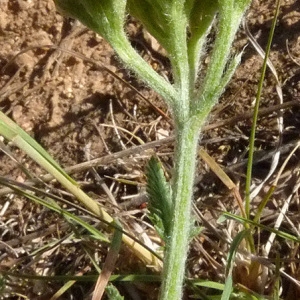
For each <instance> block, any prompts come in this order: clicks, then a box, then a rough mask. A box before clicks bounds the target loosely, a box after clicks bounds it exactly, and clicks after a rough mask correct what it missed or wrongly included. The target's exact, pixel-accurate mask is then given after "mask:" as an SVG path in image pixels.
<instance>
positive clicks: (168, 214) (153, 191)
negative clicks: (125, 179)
mask: <svg viewBox="0 0 300 300" xmlns="http://www.w3.org/2000/svg"><path fill="white" fill-rule="evenodd" d="M147 180H148V182H147V193H148V197H149V204H150V205H149V212H150V214H149V218H150V219H151V221H152V222H153V224H154V227H155V228H156V230H157V232H158V234H159V235H160V236H161V238H162V239H164V240H166V239H167V237H168V236H169V234H170V227H171V222H172V210H173V205H172V200H171V199H172V198H171V188H170V185H169V183H168V182H167V181H166V178H165V176H164V173H163V170H162V168H161V165H160V162H159V161H158V160H157V159H156V158H154V157H152V158H151V159H150V161H149V163H148V167H147Z"/></svg>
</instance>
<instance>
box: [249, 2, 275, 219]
mask: <svg viewBox="0 0 300 300" xmlns="http://www.w3.org/2000/svg"><path fill="white" fill-rule="evenodd" d="M279 7H280V0H277V2H276V11H275V16H274V18H273V20H272V25H271V29H270V34H269V36H268V42H267V46H266V51H265V58H264V62H263V66H262V70H261V75H260V79H259V84H258V89H257V93H256V100H255V106H254V113H253V119H252V126H251V133H250V139H249V155H248V164H247V176H246V187H245V194H246V198H245V212H246V216H247V218H249V217H250V204H251V199H250V193H251V182H252V166H253V156H254V146H255V134H256V125H257V120H258V113H259V104H260V99H261V94H262V91H263V82H264V79H265V75H266V70H267V66H268V57H269V55H270V51H271V45H272V40H273V36H274V32H275V27H276V22H277V19H278V15H279Z"/></svg>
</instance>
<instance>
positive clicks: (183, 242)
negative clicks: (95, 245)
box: [160, 117, 203, 300]
mask: <svg viewBox="0 0 300 300" xmlns="http://www.w3.org/2000/svg"><path fill="white" fill-rule="evenodd" d="M202 123H203V122H199V119H198V120H197V118H195V117H192V118H190V120H189V121H188V122H186V123H183V124H181V125H179V126H177V128H176V129H177V130H176V134H177V144H176V150H175V166H174V177H173V181H172V190H173V195H172V198H173V204H174V216H173V219H172V220H171V222H172V224H171V232H170V237H169V240H167V245H166V251H165V255H166V256H165V260H164V272H163V279H162V289H161V295H160V299H161V300H170V299H172V300H176V299H181V296H182V289H183V280H184V274H185V262H186V258H187V253H188V251H187V250H188V247H189V240H190V229H191V225H192V222H191V204H192V201H191V198H192V194H193V182H194V173H195V166H196V159H195V158H196V154H197V146H198V139H199V132H200V131H199V128H200V125H201V124H202Z"/></svg>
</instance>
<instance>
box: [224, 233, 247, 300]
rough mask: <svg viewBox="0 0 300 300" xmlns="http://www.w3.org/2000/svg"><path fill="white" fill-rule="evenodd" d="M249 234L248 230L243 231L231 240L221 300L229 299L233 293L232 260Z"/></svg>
mask: <svg viewBox="0 0 300 300" xmlns="http://www.w3.org/2000/svg"><path fill="white" fill-rule="evenodd" d="M248 234H249V230H248V229H246V230H243V231H241V232H239V233H238V234H237V235H236V236H235V238H234V239H233V241H232V243H231V245H230V249H229V253H228V258H227V266H226V273H227V274H226V275H227V276H226V277H227V278H226V281H225V286H224V291H223V294H222V298H221V300H228V299H230V296H231V293H232V291H233V281H232V271H233V267H234V259H235V255H236V253H237V251H238V248H239V245H240V243H241V242H242V240H243V239H245V237H246V236H247V235H248Z"/></svg>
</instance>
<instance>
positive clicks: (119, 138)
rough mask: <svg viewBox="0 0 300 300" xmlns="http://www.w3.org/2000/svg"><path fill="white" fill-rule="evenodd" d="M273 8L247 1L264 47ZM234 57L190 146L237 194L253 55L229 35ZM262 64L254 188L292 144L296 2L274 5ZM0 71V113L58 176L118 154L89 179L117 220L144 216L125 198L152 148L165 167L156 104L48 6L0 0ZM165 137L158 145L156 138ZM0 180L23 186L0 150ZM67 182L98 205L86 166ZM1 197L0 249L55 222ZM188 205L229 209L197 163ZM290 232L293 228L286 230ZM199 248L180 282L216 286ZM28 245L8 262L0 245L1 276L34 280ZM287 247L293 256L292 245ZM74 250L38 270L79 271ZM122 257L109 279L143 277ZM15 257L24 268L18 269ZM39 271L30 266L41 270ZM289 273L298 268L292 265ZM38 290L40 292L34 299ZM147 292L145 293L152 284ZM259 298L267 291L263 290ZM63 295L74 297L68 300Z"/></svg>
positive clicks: (164, 122) (27, 290)
mask: <svg viewBox="0 0 300 300" xmlns="http://www.w3.org/2000/svg"><path fill="white" fill-rule="evenodd" d="M274 9H275V4H274V1H272V0H254V1H253V4H252V7H251V9H250V10H249V12H248V17H247V25H248V27H249V31H250V32H251V33H252V35H253V37H254V39H255V40H256V41H257V43H258V44H259V45H260V46H261V47H262V48H263V49H264V48H265V46H266V44H267V39H268V34H269V30H270V27H271V22H272V17H273V15H274ZM127 28H128V31H129V34H130V39H131V40H132V44H133V45H134V46H135V47H136V49H137V51H139V52H140V53H141V55H142V56H143V57H144V58H145V60H147V61H148V62H149V63H150V64H151V65H152V66H153V68H155V69H156V70H157V72H159V73H161V74H164V75H165V76H168V77H169V78H171V73H170V66H169V61H168V59H167V58H166V57H165V56H164V52H163V50H162V49H160V47H159V46H158V45H157V44H155V42H154V41H153V40H151V39H150V38H149V36H147V35H146V34H145V33H144V31H143V29H142V28H141V26H140V25H139V24H138V23H137V22H136V21H135V20H133V19H129V20H128V24H127ZM61 48H63V49H64V51H62V50H61ZM242 49H244V55H243V58H242V64H241V66H240V67H239V68H238V70H237V72H236V74H235V76H234V78H233V80H232V82H231V83H230V85H229V87H228V89H227V90H226V91H225V93H224V95H223V97H222V99H221V101H220V103H219V104H218V105H216V107H215V109H214V111H213V113H212V115H211V117H210V119H209V121H208V123H207V125H206V127H205V128H204V135H203V138H202V141H201V144H202V146H203V147H204V149H205V150H206V151H207V152H208V153H209V154H210V155H211V156H212V157H214V159H215V160H216V161H217V162H218V163H219V164H220V165H221V166H222V167H223V169H224V170H225V171H226V172H227V173H228V174H229V175H230V176H231V177H232V179H234V181H235V183H237V184H239V185H240V186H241V193H242V194H243V192H242V190H243V186H244V180H245V168H246V162H247V147H248V142H249V135H250V129H251V123H252V121H251V112H252V110H253V103H254V99H255V95H256V92H257V84H258V81H259V78H260V70H261V66H262V58H261V57H260V55H259V54H258V51H257V49H255V47H254V46H253V45H252V44H251V43H250V42H249V37H247V35H246V34H245V30H244V29H242V28H241V30H240V32H239V34H238V36H237V39H236V42H235V44H234V49H233V50H234V51H235V52H239V51H241V50H242ZM270 60H271V62H272V65H273V66H274V69H275V70H276V72H277V74H278V81H276V78H275V76H274V73H273V72H272V71H270V69H268V71H267V75H266V80H265V83H264V88H263V93H262V103H261V117H260V118H259V122H258V127H257V133H256V134H257V136H256V145H255V146H256V149H257V153H258V154H257V156H255V157H256V158H255V159H256V161H255V165H254V170H253V171H254V177H255V183H257V184H258V183H259V182H260V181H261V180H263V178H264V177H265V176H266V175H267V173H268V172H269V169H270V165H271V161H272V160H271V159H272V156H274V150H275V149H276V147H277V146H278V141H281V144H280V145H279V147H280V151H281V158H280V161H279V166H281V165H282V163H283V161H284V159H285V158H286V157H287V155H288V154H289V153H290V152H291V150H292V149H293V147H294V146H295V145H296V143H297V142H298V140H299V132H300V131H299V130H300V110H299V105H300V81H299V79H300V67H299V66H300V3H299V1H297V0H285V1H282V6H281V12H280V15H279V19H278V23H277V26H276V31H275V36H274V41H273V45H272V51H271V55H270ZM0 72H1V73H0V108H1V110H2V111H3V112H5V113H6V114H7V115H8V116H10V117H11V118H12V119H13V120H14V121H15V122H17V123H18V124H19V125H20V126H21V127H22V128H23V129H24V130H26V131H27V132H28V133H29V134H30V135H31V136H33V137H34V138H35V139H36V140H37V141H38V142H39V143H40V144H41V145H42V146H43V147H44V148H45V149H47V151H49V153H50V154H51V155H52V156H53V157H54V158H55V159H56V160H57V161H58V162H59V163H60V164H61V165H62V166H63V167H64V168H67V167H70V166H76V165H78V164H79V163H82V162H85V161H88V160H91V159H95V158H100V157H104V156H108V157H109V155H110V154H112V153H121V154H120V157H119V158H118V159H115V160H110V161H109V163H108V162H105V161H104V162H102V163H101V164H99V165H98V166H97V167H96V172H97V174H98V175H99V176H100V177H101V179H102V180H103V182H104V185H105V186H106V187H108V188H109V189H110V192H111V193H112V195H113V197H114V198H115V199H116V201H117V203H118V205H120V207H121V208H122V209H123V213H124V215H125V212H126V211H125V210H124V207H126V210H127V212H130V215H131V216H132V217H136V218H144V213H145V208H143V207H141V204H143V202H144V201H145V198H144V197H138V200H140V202H138V201H136V197H135V198H134V197H133V196H135V195H137V194H139V193H143V191H144V186H145V174H144V172H145V163H146V161H147V160H148V159H149V158H150V156H151V153H153V151H155V152H156V153H157V154H158V155H159V157H160V158H161V160H162V162H163V163H164V165H165V168H166V170H167V171H168V170H170V169H171V167H172V152H173V140H172V134H173V133H172V131H173V124H172V121H171V119H170V114H169V112H168V109H167V107H166V106H165V105H164V104H163V102H162V101H161V99H160V97H159V96H158V95H156V94H155V93H154V92H153V91H151V90H149V89H148V88H147V86H145V85H144V84H143V83H142V82H139V80H137V79H136V78H135V77H134V76H133V75H132V74H130V73H129V72H128V71H127V70H125V69H124V67H123V66H122V64H121V63H120V61H119V60H118V58H117V57H116V56H115V54H114V51H113V50H112V49H111V47H110V46H109V45H108V44H107V43H106V42H105V40H103V39H102V38H101V37H100V36H97V35H96V34H95V33H93V32H91V31H89V30H87V29H86V28H85V27H83V26H82V25H80V24H79V23H78V22H75V21H74V20H71V19H64V18H63V17H62V16H61V15H60V14H58V13H57V12H56V10H55V6H54V4H53V2H52V1H51V0H27V1H26V0H1V1H0ZM112 73H113V75H112ZM128 84H130V85H131V87H130V86H129V85H128ZM280 93H282V103H281V100H280ZM281 109H282V110H281ZM279 116H282V118H283V124H284V129H283V130H282V132H280V131H279V129H278V120H279V119H278V118H279ZM165 137H170V138H169V139H167V140H165V141H164V140H163V138H165ZM152 141H157V144H156V145H155V146H151V147H149V149H147V150H145V151H139V152H137V150H133V151H132V152H131V153H130V151H129V153H128V151H127V152H126V151H125V150H126V149H135V148H133V147H135V146H138V145H145V144H146V145H147V144H149V143H150V142H152ZM9 147H10V150H11V151H12V154H13V155H14V156H15V157H16V158H17V160H18V161H19V162H21V163H22V164H23V165H24V166H25V167H26V168H27V169H28V170H29V172H30V173H31V175H32V176H37V175H40V174H44V171H43V170H41V169H40V168H39V167H38V166H36V165H35V163H33V162H32V161H31V160H30V159H28V157H26V156H25V155H24V154H23V153H22V152H20V151H19V150H18V149H15V148H14V147H12V146H11V145H9ZM1 148H2V146H1V144H0V149H1ZM122 151H124V152H122ZM122 153H124V154H122ZM299 155H300V153H299V151H296V152H295V154H294V155H293V157H292V158H291V160H290V162H289V163H288V165H287V167H286V169H285V172H284V174H286V176H285V177H284V178H283V179H282V180H281V181H280V182H279V189H278V191H277V193H276V195H275V196H274V197H275V198H274V200H273V201H272V204H271V205H270V207H268V209H269V210H270V211H272V213H273V215H276V214H277V213H278V210H277V211H276V210H275V208H280V207H281V206H282V203H283V201H284V199H285V198H286V197H287V195H288V194H289V192H290V191H291V190H292V189H293V187H294V186H295V185H296V183H297V182H298V175H297V172H298V171H297V170H298V169H299ZM259 158H261V159H259ZM199 161H200V160H199ZM278 168H279V167H278ZM278 168H277V169H278ZM295 174H296V175H295ZM0 175H1V176H5V177H8V178H11V179H14V180H17V181H19V182H24V181H26V180H28V178H27V177H26V175H25V174H24V173H23V172H22V170H20V168H18V167H17V164H16V162H15V161H13V160H12V159H11V158H10V157H9V156H7V155H5V154H4V153H0ZM72 176H73V177H74V178H75V179H76V180H78V181H79V182H80V183H81V184H82V187H83V189H84V190H85V191H86V192H88V193H89V194H90V195H92V196H93V197H95V199H98V200H99V201H101V202H103V203H105V201H107V193H106V192H105V188H104V189H103V187H102V188H101V186H100V185H99V183H97V178H95V176H94V175H93V172H92V171H91V170H90V169H84V170H82V169H81V170H80V171H76V170H75V171H73V174H72ZM125 180H130V182H126V181H125ZM269 184H270V180H269V181H268V183H266V184H265V188H264V189H263V190H262V191H261V192H260V194H259V197H258V198H257V199H258V200H257V202H259V199H261V197H262V196H263V194H264V193H265V192H266V187H268V186H269ZM52 188H57V189H58V190H57V193H59V194H61V195H66V194H65V193H64V192H63V191H61V190H59V189H60V187H58V186H55V184H54V186H52ZM1 191H2V190H1V187H0V234H1V238H2V241H3V242H5V243H8V244H9V241H11V240H13V239H15V238H17V237H19V238H23V239H24V237H26V236H27V235H29V234H31V233H33V232H36V231H38V230H44V229H45V226H46V227H47V226H51V224H53V222H56V221H57V222H58V219H59V218H58V217H57V220H56V217H53V216H52V215H51V213H50V212H49V211H47V210H45V209H42V208H41V207H39V206H37V205H34V204H32V203H29V202H28V201H27V200H24V199H22V198H19V197H16V196H15V197H13V196H11V195H7V194H5V193H4V192H3V193H1ZM294 192H295V191H294ZM296 194H297V193H296ZM66 196H67V197H69V196H68V195H66ZM195 203H196V205H197V207H198V209H199V210H200V211H201V212H202V214H203V215H204V216H206V217H208V218H211V217H214V216H216V213H215V212H214V209H213V208H216V207H217V208H219V209H221V210H224V209H226V210H229V211H230V210H231V209H232V208H233V204H232V196H231V194H230V191H229V190H228V189H227V188H226V187H225V186H223V185H222V183H221V182H220V181H219V180H218V179H217V177H216V176H215V175H214V174H213V173H212V172H211V171H210V170H209V168H208V167H207V166H206V165H205V164H204V163H203V162H199V171H198V174H197V178H196V185H195ZM299 208H300V206H299V199H298V198H297V197H296V198H295V199H294V200H293V201H292V202H291V204H290V210H289V211H288V214H289V218H291V219H292V220H295V218H296V215H297V213H298V214H299ZM108 210H109V211H110V212H112V213H113V210H112V209H111V208H109V207H108ZM275 211H276V213H274V212H275ZM55 220H56V221H55ZM265 224H268V225H270V224H271V225H272V224H273V225H274V218H273V219H272V218H271V219H266V220H265ZM293 224H295V226H299V222H297V221H294V223H293ZM284 226H288V225H286V224H285V225H284ZM290 227H291V226H289V227H288V228H289V230H290ZM295 230H296V229H295ZM295 230H294V231H293V233H294V234H295ZM297 230H299V227H298V228H297ZM296 232H298V231H296ZM52 236H55V234H54V233H53V234H52ZM205 236H206V237H210V238H211V239H213V240H214V243H218V240H217V237H215V236H210V234H209V233H207V232H206V233H205ZM208 240H209V239H207V240H205V239H204V241H202V242H200V239H199V240H196V241H195V242H193V244H192V247H191V252H190V259H189V262H188V268H189V274H191V276H194V277H201V278H210V279H213V280H218V279H220V278H221V276H220V274H219V271H220V269H219V268H218V267H215V268H208V261H209V260H208V259H207V257H206V259H203V253H207V252H209V253H210V255H211V257H212V258H213V259H214V260H215V261H216V263H217V264H218V265H221V264H222V259H223V258H222V257H220V256H218V255H217V254H216V250H214V249H213V246H212V244H210V243H209V242H208ZM37 243H40V246H41V245H43V244H44V243H45V240H44V239H43V240H42V239H41V240H39V241H38V242H37ZM0 245H1V244H0ZM36 246H37V245H34V246H33V245H31V243H29V241H27V242H25V239H24V240H23V242H22V244H18V245H14V246H13V248H15V249H14V250H13V251H12V250H11V251H12V252H15V254H16V257H17V258H16V257H14V255H13V254H12V253H10V254H8V253H7V251H8V250H7V248H6V247H0V265H2V266H1V268H4V267H5V268H12V269H13V270H15V271H20V270H22V269H23V268H24V269H26V270H27V271H28V270H30V272H31V274H32V275H34V274H37V275H42V274H41V273H39V272H38V271H37V270H38V268H39V267H38V266H37V265H36V264H38V263H37V260H38V259H36V261H35V262H33V261H31V259H30V258H29V254H30V253H31V252H32V251H33V249H34V247H36ZM278 247H281V249H283V250H282V252H281V253H283V252H284V251H287V249H288V248H289V247H290V245H288V244H285V243H284V244H283V245H279V246H278ZM294 247H295V249H298V246H295V245H294ZM78 251H79V250H78V245H76V244H72V245H64V246H63V247H62V249H60V251H56V252H55V253H48V254H47V255H48V256H49V257H48V258H44V263H45V264H46V262H49V259H51V260H55V262H56V263H57V269H56V270H55V274H66V273H67V271H70V272H74V273H76V272H78V271H79V270H82V269H84V268H85V267H86V266H88V265H89V264H90V263H89V262H88V261H89V260H88V258H87V257H86V256H85V255H84V254H83V252H82V250H81V252H78ZM78 253H79V254H78ZM104 253H105V249H102V250H99V255H100V256H101V255H104ZM299 255H300V253H299V250H295V253H294V256H293V258H294V259H299ZM27 256H28V257H27ZM123 256H124V257H125V258H128V260H129V262H131V264H129V263H128V264H126V266H121V263H119V265H118V272H120V273H121V272H126V271H127V272H132V273H134V272H138V271H137V270H141V269H143V266H142V265H141V264H139V263H138V262H136V261H135V259H134V258H132V257H131V256H130V254H128V253H127V252H126V250H124V253H123ZM283 256H284V255H283ZM20 257H22V258H24V257H26V259H25V260H23V261H22V263H19V259H20ZM288 257H289V258H290V256H288ZM76 259H77V260H78V262H77V263H76V264H74V265H73V267H72V266H71V261H73V260H76ZM39 263H40V264H42V262H41V261H40V262H39ZM296 267H299V265H297V264H296ZM72 268H74V269H72ZM283 268H284V269H285V270H286V271H287V272H288V273H289V274H291V275H292V276H293V277H295V278H297V276H298V278H297V279H300V278H299V272H298V273H297V272H296V271H293V268H292V267H291V265H290V264H286V265H283ZM0 271H1V269H0ZM64 272H65V273H64ZM293 272H294V273H293ZM52 275H53V274H52ZM284 280H286V279H284ZM40 284H41V286H40ZM0 285H1V283H0ZM58 286H59V285H58V284H57V283H55V284H49V285H47V284H46V283H31V284H29V285H28V286H27V287H26V285H25V286H24V283H23V284H21V285H20V286H18V285H17V284H16V283H15V282H13V281H12V282H10V285H9V286H5V285H4V287H3V288H2V296H1V288H0V298H1V297H2V298H3V297H6V298H11V299H21V297H20V296H13V293H16V292H17V293H19V294H21V295H25V296H27V297H28V298H27V299H49V295H51V294H53V292H55V291H56V290H57V289H58ZM90 288H91V285H90V286H88V285H82V284H81V285H80V284H78V285H76V286H75V287H74V289H73V290H72V289H71V291H70V294H69V295H68V296H65V298H63V297H62V298H60V299H83V298H82V297H83V296H82V295H83V294H84V293H86V292H87V291H89V289H90ZM119 288H120V290H121V291H122V292H124V294H125V295H127V296H126V297H125V299H146V298H145V297H146V296H145V294H144V293H145V289H146V291H147V289H149V286H146V287H145V286H144V285H143V284H141V285H139V286H134V288H135V289H137V291H138V294H139V295H140V298H132V296H130V295H131V294H130V291H128V289H126V288H125V287H124V286H122V284H121V285H120V287H119ZM291 289H293V293H294V295H298V296H299V297H300V290H299V289H298V290H297V289H294V285H293V284H291V283H290V281H288V280H287V283H286V285H284V287H283V292H282V295H283V298H284V299H290V298H288V297H290V294H289V293H290V292H289V290H291ZM41 290H43V291H44V292H43V293H40V291H41ZM153 290H157V286H154V287H153ZM267 292H268V289H266V291H265V293H267ZM297 293H298V294H297ZM72 295H73V296H72ZM74 295H77V297H78V298H77V297H75V298H74ZM18 297H20V298H18ZM72 297H73V298H72ZM2 298H1V299H2ZM296 298H297V297H296ZM296 298H295V297H294V299H296ZM147 299H156V294H155V293H153V295H152V296H151V297H150V296H149V297H148V298H147ZM291 299H292V298H291Z"/></svg>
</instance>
